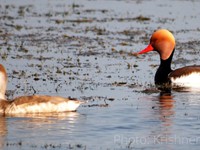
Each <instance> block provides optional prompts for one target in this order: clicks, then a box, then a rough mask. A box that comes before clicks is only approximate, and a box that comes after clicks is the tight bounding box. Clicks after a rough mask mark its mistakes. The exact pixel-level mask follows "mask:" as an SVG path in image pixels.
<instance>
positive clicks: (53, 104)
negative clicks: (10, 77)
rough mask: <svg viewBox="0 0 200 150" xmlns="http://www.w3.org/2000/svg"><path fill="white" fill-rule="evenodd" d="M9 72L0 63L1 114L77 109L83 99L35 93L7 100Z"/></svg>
mask: <svg viewBox="0 0 200 150" xmlns="http://www.w3.org/2000/svg"><path fill="white" fill-rule="evenodd" d="M6 85H7V74H6V70H5V68H4V67H3V65H1V64H0V114H5V115H9V114H28V113H52V112H66V111H76V109H77V108H78V107H79V105H80V104H81V103H83V102H82V101H79V100H75V99H69V98H64V97H59V96H47V95H33V96H21V97H18V98H15V99H13V100H11V101H8V100H6V98H5V92H6Z"/></svg>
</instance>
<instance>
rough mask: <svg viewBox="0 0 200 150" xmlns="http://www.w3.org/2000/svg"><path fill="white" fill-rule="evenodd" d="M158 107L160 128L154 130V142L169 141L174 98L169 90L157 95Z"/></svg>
mask: <svg viewBox="0 0 200 150" xmlns="http://www.w3.org/2000/svg"><path fill="white" fill-rule="evenodd" d="M158 107H159V111H157V112H158V113H159V114H158V116H159V120H161V126H160V130H158V131H157V132H156V134H157V135H156V136H154V138H155V137H156V139H154V142H155V143H158V144H161V143H165V144H167V143H170V142H173V141H171V140H172V138H171V134H172V133H171V129H172V126H173V120H172V116H173V115H174V113H175V112H174V109H173V108H174V100H173V96H172V95H171V92H170V91H162V92H161V93H160V95H159V97H158Z"/></svg>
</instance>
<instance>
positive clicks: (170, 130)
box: [0, 0, 200, 150]
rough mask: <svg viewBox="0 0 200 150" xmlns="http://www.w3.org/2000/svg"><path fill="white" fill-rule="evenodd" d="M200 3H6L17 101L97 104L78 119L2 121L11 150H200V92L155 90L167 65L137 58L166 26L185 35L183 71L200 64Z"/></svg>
mask: <svg viewBox="0 0 200 150" xmlns="http://www.w3.org/2000/svg"><path fill="white" fill-rule="evenodd" d="M199 7H200V2H199V1H195V0H193V1H188V0H187V1H179V0H175V1H174V0H173V1H172V0H171V1H170V0H168V1H159V0H157V1H150V0H144V1H143V0H142V1H131V0H125V1H118V0H112V1H111V0H103V1H101V0H93V1H91V0H82V1H76V0H69V1H62V0H58V1H51V0H43V1H38V0H36V1H21V0H19V1H11V0H0V56H1V61H0V62H1V63H2V64H3V65H4V66H5V67H6V68H7V73H8V76H9V83H8V92H7V96H8V98H10V99H12V98H13V97H16V96H20V95H31V94H35V93H37V94H48V95H59V96H66V97H68V96H70V97H76V98H78V99H82V100H87V101H88V103H87V104H84V105H82V106H80V107H79V108H78V111H77V112H70V113H61V114H42V115H25V116H19V115H17V116H2V117H1V118H0V119H1V120H0V135H1V137H0V147H1V149H4V150H7V149H16V150H18V149H181V150H182V149H185V150H187V149H189V148H191V149H198V148H199V146H200V135H199V131H198V130H199V128H200V115H199V110H200V93H199V92H198V91H195V92H184V91H175V90H172V91H171V94H169V93H164V95H163V93H160V91H158V90H157V89H156V88H155V87H154V81H153V79H154V73H155V71H156V69H157V65H158V64H159V58H158V56H157V54H156V53H154V52H152V53H149V54H147V55H142V56H133V55H131V54H130V52H138V51H139V50H141V49H143V48H144V47H145V46H146V45H147V44H148V40H149V37H150V35H151V33H152V32H153V31H154V30H155V29H157V28H167V29H169V30H171V31H172V32H173V34H174V36H175V37H176V40H177V45H176V47H177V48H176V52H175V55H174V59H173V64H172V67H173V68H178V67H181V66H184V65H192V64H200V60H199V45H200V41H199V37H200V28H199V20H200V15H199V14H200V10H199Z"/></svg>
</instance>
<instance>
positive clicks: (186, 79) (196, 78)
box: [171, 72, 200, 89]
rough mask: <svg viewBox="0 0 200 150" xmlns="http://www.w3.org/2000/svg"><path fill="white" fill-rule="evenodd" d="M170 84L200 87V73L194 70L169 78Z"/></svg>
mask: <svg viewBox="0 0 200 150" xmlns="http://www.w3.org/2000/svg"><path fill="white" fill-rule="evenodd" d="M171 81H172V85H174V86H179V87H186V88H195V89H200V73H198V72H194V73H191V74H190V75H187V76H181V77H180V78H173V77H172V78H171Z"/></svg>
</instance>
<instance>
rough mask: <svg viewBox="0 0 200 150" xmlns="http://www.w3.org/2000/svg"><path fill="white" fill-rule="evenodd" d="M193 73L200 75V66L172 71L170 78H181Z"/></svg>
mask: <svg viewBox="0 0 200 150" xmlns="http://www.w3.org/2000/svg"><path fill="white" fill-rule="evenodd" d="M191 73H200V65H198V66H186V67H182V68H179V69H176V70H174V71H172V72H171V73H170V74H169V77H170V78H180V77H181V76H187V75H190V74H191Z"/></svg>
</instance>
